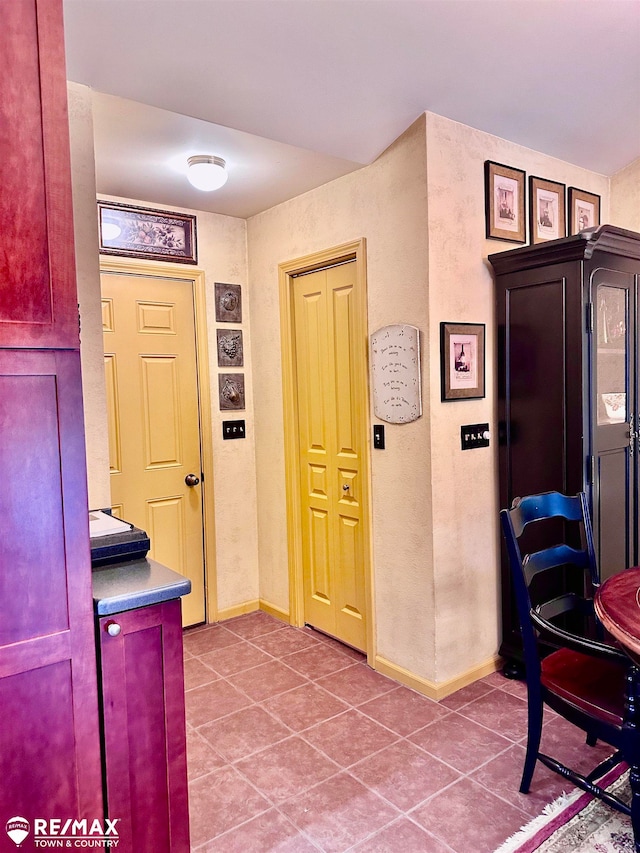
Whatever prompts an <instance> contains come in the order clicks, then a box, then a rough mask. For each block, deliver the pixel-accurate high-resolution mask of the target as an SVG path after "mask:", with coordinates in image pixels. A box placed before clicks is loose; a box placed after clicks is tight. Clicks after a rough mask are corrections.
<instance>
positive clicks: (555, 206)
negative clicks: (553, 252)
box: [529, 175, 567, 246]
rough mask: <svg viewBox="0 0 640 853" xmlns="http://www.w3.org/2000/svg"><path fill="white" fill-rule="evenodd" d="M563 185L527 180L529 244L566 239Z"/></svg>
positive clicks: (542, 179)
mask: <svg viewBox="0 0 640 853" xmlns="http://www.w3.org/2000/svg"><path fill="white" fill-rule="evenodd" d="M565 190H566V187H565V185H564V184H559V183H556V182H555V181H546V180H545V179H544V178H536V177H534V176H533V175H532V176H531V177H530V178H529V232H530V243H531V245H532V246H533V245H535V244H536V243H545V242H546V241H547V240H557V239H558V238H559V237H566V236H567V230H566V226H565V222H566V218H565V204H564V196H565Z"/></svg>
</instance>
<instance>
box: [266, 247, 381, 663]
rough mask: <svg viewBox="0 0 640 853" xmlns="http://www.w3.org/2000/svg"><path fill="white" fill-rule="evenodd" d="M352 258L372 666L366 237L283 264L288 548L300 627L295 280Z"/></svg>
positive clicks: (293, 613) (293, 610)
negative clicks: (360, 326) (361, 336)
mask: <svg viewBox="0 0 640 853" xmlns="http://www.w3.org/2000/svg"><path fill="white" fill-rule="evenodd" d="M347 261H355V262H356V273H357V282H358V286H357V306H358V310H359V311H360V312H362V315H363V316H364V318H365V332H366V336H367V340H366V341H365V363H364V371H363V373H364V375H363V377H362V379H363V387H362V388H361V389H359V393H360V394H361V395H362V396H364V407H365V412H366V414H365V429H364V430H363V433H364V434H363V436H362V440H363V442H362V448H363V452H362V482H363V485H364V500H363V501H362V523H363V524H364V525H365V530H366V531H367V533H366V536H367V542H366V547H365V549H364V551H365V566H364V586H365V618H366V622H367V630H366V635H367V649H366V651H367V660H368V663H369V665H370V666H372V667H373V666H374V662H375V655H376V650H375V631H374V624H373V622H374V609H373V574H372V570H371V567H372V566H373V559H372V553H371V548H372V535H371V473H370V471H371V466H370V441H369V433H370V429H369V427H370V420H371V418H370V410H369V371H368V364H369V346H368V322H367V275H366V240H365V239H364V238H362V239H360V240H355V241H353V242H352V243H345V244H344V245H341V246H335V247H333V248H331V249H325V250H324V251H322V252H315V253H314V254H312V255H305V256H304V257H301V258H296V259H295V260H292V261H287V262H285V263H282V264H279V265H278V275H279V282H280V342H281V357H282V389H283V408H284V451H285V479H286V506H287V551H288V557H289V621H290V623H291V624H292V625H295V626H297V627H301V626H302V625H303V624H304V584H303V558H302V527H301V525H300V523H299V519H300V517H301V513H302V498H301V494H300V449H299V446H298V431H299V425H298V400H297V392H296V388H297V383H296V380H297V375H296V366H295V358H294V355H295V338H294V310H293V282H294V278H295V276H297V275H300V274H301V273H307V272H314V271H315V270H320V269H322V268H323V267H328V266H333V265H335V264H339V263H344V262H347Z"/></svg>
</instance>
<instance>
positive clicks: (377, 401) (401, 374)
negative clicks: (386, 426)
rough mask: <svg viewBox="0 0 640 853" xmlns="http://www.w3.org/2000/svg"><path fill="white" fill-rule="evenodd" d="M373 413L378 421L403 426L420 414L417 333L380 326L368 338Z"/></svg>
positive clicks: (408, 328)
mask: <svg viewBox="0 0 640 853" xmlns="http://www.w3.org/2000/svg"><path fill="white" fill-rule="evenodd" d="M371 368H372V373H373V412H374V414H375V416H376V417H377V418H380V420H381V421H387V423H390V424H406V423H409V422H410V421H415V420H417V419H418V418H419V417H420V416H421V415H422V393H421V382H420V331H419V329H417V328H416V327H415V326H408V325H394V326H383V327H382V328H381V329H378V331H377V332H374V333H373V334H372V335H371Z"/></svg>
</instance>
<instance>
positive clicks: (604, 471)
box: [590, 268, 638, 580]
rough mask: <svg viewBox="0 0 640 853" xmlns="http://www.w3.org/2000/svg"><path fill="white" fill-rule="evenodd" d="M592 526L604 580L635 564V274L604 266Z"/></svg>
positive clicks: (594, 361) (596, 349)
mask: <svg viewBox="0 0 640 853" xmlns="http://www.w3.org/2000/svg"><path fill="white" fill-rule="evenodd" d="M590 292H591V301H592V303H593V313H594V318H595V321H594V329H593V332H592V336H591V337H592V345H591V349H592V357H591V365H592V370H591V386H592V456H593V464H592V467H593V471H592V482H593V527H594V533H595V540H596V551H597V558H598V566H599V568H600V576H601V578H602V580H605V578H608V577H610V576H611V575H613V574H616V573H617V572H619V571H622V570H623V569H626V568H627V566H631V565H634V563H635V561H636V559H637V554H636V543H635V541H634V535H635V524H634V522H633V519H634V517H635V515H636V514H637V511H638V507H637V506H636V505H635V504H636V502H637V493H636V488H635V471H634V467H635V458H636V453H635V452H634V451H635V446H636V444H637V441H638V438H637V431H638V420H637V414H636V408H637V402H636V385H637V376H636V359H635V351H636V332H637V329H636V293H635V286H634V277H633V275H631V274H628V273H624V272H620V271H616V270H609V269H604V268H599V269H596V270H594V271H593V273H592V275H591V282H590Z"/></svg>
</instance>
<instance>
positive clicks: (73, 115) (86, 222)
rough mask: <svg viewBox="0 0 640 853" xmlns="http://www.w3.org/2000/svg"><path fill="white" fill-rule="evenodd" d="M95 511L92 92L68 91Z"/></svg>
mask: <svg viewBox="0 0 640 853" xmlns="http://www.w3.org/2000/svg"><path fill="white" fill-rule="evenodd" d="M67 98H68V102H69V135H70V140H71V173H72V184H73V222H74V231H75V243H76V274H77V280H78V302H79V303H80V316H81V320H82V323H81V333H80V341H81V358H82V393H83V395H84V421H85V435H86V444H87V479H88V486H89V506H90V508H91V509H99V508H101V507H108V506H110V505H111V489H110V483H109V438H108V435H107V429H106V423H107V401H106V393H105V385H104V355H103V349H102V311H101V307H100V270H99V266H98V214H97V210H96V176H95V162H94V155H93V116H92V111H91V90H90V89H89V88H88V87H87V86H81V85H80V84H78V83H69V84H68V85H67Z"/></svg>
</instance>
